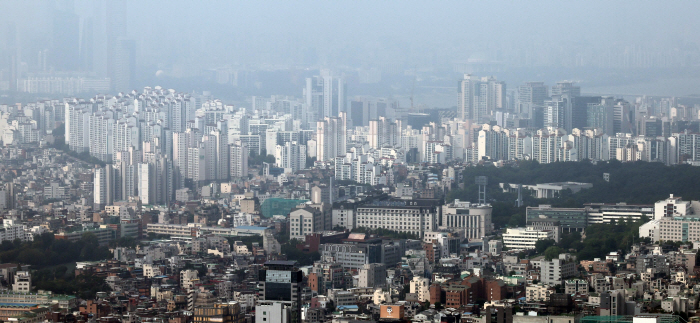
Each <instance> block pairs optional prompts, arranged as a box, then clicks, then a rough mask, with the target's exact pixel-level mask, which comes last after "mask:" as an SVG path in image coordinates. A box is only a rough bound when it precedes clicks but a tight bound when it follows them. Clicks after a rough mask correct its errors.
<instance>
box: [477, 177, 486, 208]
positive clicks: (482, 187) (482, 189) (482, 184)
mask: <svg viewBox="0 0 700 323" xmlns="http://www.w3.org/2000/svg"><path fill="white" fill-rule="evenodd" d="M475 182H476V185H479V204H486V185H488V183H489V178H488V177H486V176H477V177H476V180H475Z"/></svg>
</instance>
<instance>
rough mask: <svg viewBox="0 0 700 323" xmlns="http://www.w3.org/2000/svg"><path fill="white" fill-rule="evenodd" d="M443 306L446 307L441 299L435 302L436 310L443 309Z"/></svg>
mask: <svg viewBox="0 0 700 323" xmlns="http://www.w3.org/2000/svg"><path fill="white" fill-rule="evenodd" d="M443 308H444V307H443V306H442V302H440V301H437V302H435V310H438V311H439V310H441V309H443Z"/></svg>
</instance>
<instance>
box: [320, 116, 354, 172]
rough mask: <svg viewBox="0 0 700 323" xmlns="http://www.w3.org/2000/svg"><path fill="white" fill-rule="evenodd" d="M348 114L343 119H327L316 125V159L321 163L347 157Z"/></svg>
mask: <svg viewBox="0 0 700 323" xmlns="http://www.w3.org/2000/svg"><path fill="white" fill-rule="evenodd" d="M345 116H346V114H345V113H343V114H342V117H341V118H325V119H324V120H322V121H318V122H317V123H316V158H317V159H318V160H319V161H325V160H331V159H333V158H335V157H338V156H345V154H346V151H345V149H346V144H347V134H346V130H345V129H346V128H345V125H346V122H347V121H346V120H347V118H346V117H345Z"/></svg>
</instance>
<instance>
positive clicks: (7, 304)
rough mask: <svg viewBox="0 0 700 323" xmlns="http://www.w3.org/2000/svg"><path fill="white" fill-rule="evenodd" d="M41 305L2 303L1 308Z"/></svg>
mask: <svg viewBox="0 0 700 323" xmlns="http://www.w3.org/2000/svg"><path fill="white" fill-rule="evenodd" d="M37 305H39V304H29V303H0V307H33V306H37Z"/></svg>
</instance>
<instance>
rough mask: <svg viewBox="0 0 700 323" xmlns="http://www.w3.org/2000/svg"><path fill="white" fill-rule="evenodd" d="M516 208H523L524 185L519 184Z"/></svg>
mask: <svg viewBox="0 0 700 323" xmlns="http://www.w3.org/2000/svg"><path fill="white" fill-rule="evenodd" d="M515 206H517V207H521V206H523V184H518V199H517V200H515Z"/></svg>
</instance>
